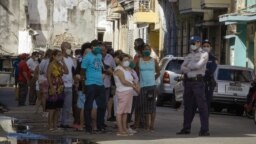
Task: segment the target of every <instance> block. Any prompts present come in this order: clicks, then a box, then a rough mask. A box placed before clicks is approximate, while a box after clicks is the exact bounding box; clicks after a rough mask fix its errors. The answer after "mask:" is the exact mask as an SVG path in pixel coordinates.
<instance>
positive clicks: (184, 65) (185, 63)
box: [181, 57, 190, 74]
mask: <svg viewBox="0 0 256 144" xmlns="http://www.w3.org/2000/svg"><path fill="white" fill-rule="evenodd" d="M188 64H189V60H188V58H187V57H185V59H184V61H183V63H182V65H181V72H182V73H184V74H186V73H188V72H190V69H189V68H188Z"/></svg>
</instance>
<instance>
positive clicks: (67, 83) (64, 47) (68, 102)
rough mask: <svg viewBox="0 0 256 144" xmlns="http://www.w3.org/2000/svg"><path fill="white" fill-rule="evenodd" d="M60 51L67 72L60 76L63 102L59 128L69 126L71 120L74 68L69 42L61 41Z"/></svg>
mask: <svg viewBox="0 0 256 144" xmlns="http://www.w3.org/2000/svg"><path fill="white" fill-rule="evenodd" d="M61 52H62V56H63V62H64V63H65V65H66V66H67V68H68V73H67V74H64V75H63V76H62V80H63V82H64V87H65V88H64V104H63V109H62V111H61V124H60V127H61V128H71V125H72V124H71V120H72V118H71V117H72V115H71V114H72V98H73V89H72V86H73V83H74V82H73V74H72V69H73V68H75V65H74V61H73V59H72V57H71V53H72V50H71V44H70V43H68V42H63V43H62V44H61Z"/></svg>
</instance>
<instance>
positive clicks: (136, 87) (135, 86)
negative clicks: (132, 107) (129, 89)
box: [133, 84, 140, 93]
mask: <svg viewBox="0 0 256 144" xmlns="http://www.w3.org/2000/svg"><path fill="white" fill-rule="evenodd" d="M133 89H134V90H135V91H136V92H137V93H140V87H139V85H137V84H135V85H134V86H133Z"/></svg>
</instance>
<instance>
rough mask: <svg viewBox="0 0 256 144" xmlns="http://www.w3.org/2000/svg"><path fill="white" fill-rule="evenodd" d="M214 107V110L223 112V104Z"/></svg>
mask: <svg viewBox="0 0 256 144" xmlns="http://www.w3.org/2000/svg"><path fill="white" fill-rule="evenodd" d="M213 109H214V112H221V111H222V109H223V107H222V106H214V107H213Z"/></svg>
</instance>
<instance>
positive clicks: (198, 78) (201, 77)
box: [185, 75, 203, 81]
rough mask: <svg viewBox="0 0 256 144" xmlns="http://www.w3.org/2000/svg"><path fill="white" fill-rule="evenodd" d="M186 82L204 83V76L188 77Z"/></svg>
mask: <svg viewBox="0 0 256 144" xmlns="http://www.w3.org/2000/svg"><path fill="white" fill-rule="evenodd" d="M185 80H186V81H203V76H202V75H197V76H196V77H191V78H189V77H186V78H185Z"/></svg>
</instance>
